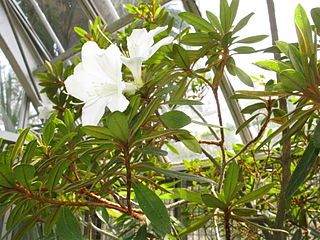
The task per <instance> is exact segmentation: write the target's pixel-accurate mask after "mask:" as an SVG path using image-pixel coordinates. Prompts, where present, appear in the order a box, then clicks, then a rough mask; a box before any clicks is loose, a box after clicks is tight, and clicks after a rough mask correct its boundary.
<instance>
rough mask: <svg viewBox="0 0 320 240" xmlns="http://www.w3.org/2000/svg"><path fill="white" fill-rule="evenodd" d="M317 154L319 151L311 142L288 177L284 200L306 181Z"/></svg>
mask: <svg viewBox="0 0 320 240" xmlns="http://www.w3.org/2000/svg"><path fill="white" fill-rule="evenodd" d="M318 154H319V149H318V148H316V147H315V146H314V143H313V142H310V143H309V145H308V146H307V148H306V150H305V151H304V153H303V155H302V157H301V159H300V161H299V162H298V164H297V166H296V168H295V169H294V171H293V173H292V175H291V177H290V180H289V183H288V187H287V189H286V192H285V197H286V199H288V200H289V199H290V197H291V196H292V195H293V194H294V193H295V191H296V190H297V189H298V188H299V187H300V185H301V184H302V183H303V182H304V181H305V180H306V178H307V176H308V174H309V173H310V172H311V170H312V168H313V167H314V166H315V163H316V161H317V159H318Z"/></svg>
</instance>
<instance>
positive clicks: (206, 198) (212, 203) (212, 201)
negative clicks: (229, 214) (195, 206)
mask: <svg viewBox="0 0 320 240" xmlns="http://www.w3.org/2000/svg"><path fill="white" fill-rule="evenodd" d="M201 197H202V201H203V202H204V204H205V205H206V206H208V207H212V208H219V209H221V210H226V209H227V208H228V206H227V204H225V203H224V202H223V201H222V200H220V199H218V198H216V197H215V196H213V195H211V194H202V195H201Z"/></svg>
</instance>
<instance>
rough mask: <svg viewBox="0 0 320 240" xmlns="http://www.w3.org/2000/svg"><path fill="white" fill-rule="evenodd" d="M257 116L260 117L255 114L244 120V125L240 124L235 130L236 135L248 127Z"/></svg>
mask: <svg viewBox="0 0 320 240" xmlns="http://www.w3.org/2000/svg"><path fill="white" fill-rule="evenodd" d="M259 115H260V113H258V114H255V115H253V116H252V117H250V118H249V119H248V120H246V121H245V122H244V123H242V124H241V125H240V126H239V127H238V129H237V131H236V134H238V133H239V132H241V130H242V129H243V128H245V127H246V126H248V124H250V123H251V122H252V121H253V120H255V119H256V117H257V116H259Z"/></svg>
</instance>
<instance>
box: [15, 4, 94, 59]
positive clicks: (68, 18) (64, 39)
mask: <svg viewBox="0 0 320 240" xmlns="http://www.w3.org/2000/svg"><path fill="white" fill-rule="evenodd" d="M17 2H18V4H19V5H20V7H21V9H22V10H23V12H24V14H25V15H26V17H27V19H28V21H29V22H30V24H31V25H32V26H33V28H34V30H35V31H36V33H37V34H38V35H39V37H40V39H41V40H42V41H43V43H44V44H45V46H46V47H47V48H48V50H49V51H50V52H51V53H52V54H53V56H57V55H58V54H59V52H58V49H57V46H56V44H55V43H54V42H53V41H52V39H51V37H50V36H49V34H48V32H47V30H46V29H45V27H44V25H43V23H42V22H41V20H40V18H39V17H38V15H37V14H36V13H35V10H34V7H33V6H32V5H31V3H30V1H24V0H17ZM37 2H38V4H39V7H40V8H41V10H42V12H43V13H44V14H45V16H46V18H47V20H48V22H49V23H50V26H51V27H52V29H53V30H54V32H55V34H56V35H57V37H58V39H59V41H60V42H61V44H62V46H63V47H64V49H65V50H67V49H69V48H71V47H73V46H74V45H75V44H77V43H78V42H79V37H78V36H77V35H76V34H75V33H74V31H73V27H74V26H78V27H82V28H87V27H86V26H87V24H88V18H87V17H86V15H85V13H84V12H83V10H82V9H81V7H80V5H79V1H77V0H55V1H47V0H37Z"/></svg>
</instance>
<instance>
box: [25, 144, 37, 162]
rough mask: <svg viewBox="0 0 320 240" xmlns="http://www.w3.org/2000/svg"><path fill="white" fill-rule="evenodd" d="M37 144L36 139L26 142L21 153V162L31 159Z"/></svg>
mask: <svg viewBox="0 0 320 240" xmlns="http://www.w3.org/2000/svg"><path fill="white" fill-rule="evenodd" d="M37 146H38V143H37V140H33V141H31V142H29V143H28V144H27V146H26V148H25V151H24V153H23V157H22V159H21V163H28V162H29V161H31V159H32V157H33V156H34V154H35V151H36V148H37Z"/></svg>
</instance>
